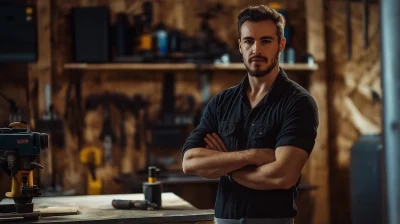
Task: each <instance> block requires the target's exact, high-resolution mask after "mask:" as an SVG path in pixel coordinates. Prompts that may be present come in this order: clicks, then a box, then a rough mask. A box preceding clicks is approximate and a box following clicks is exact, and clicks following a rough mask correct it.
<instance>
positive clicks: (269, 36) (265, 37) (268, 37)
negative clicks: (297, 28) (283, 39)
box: [260, 36, 274, 40]
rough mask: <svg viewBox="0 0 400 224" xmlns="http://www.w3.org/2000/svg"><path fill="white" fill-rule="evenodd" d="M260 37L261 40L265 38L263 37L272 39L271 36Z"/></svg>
mask: <svg viewBox="0 0 400 224" xmlns="http://www.w3.org/2000/svg"><path fill="white" fill-rule="evenodd" d="M260 39H261V40H265V39H269V40H273V39H274V38H273V37H271V36H262V37H261V38H260Z"/></svg>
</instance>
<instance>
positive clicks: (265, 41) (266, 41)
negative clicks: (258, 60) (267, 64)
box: [262, 40, 271, 44]
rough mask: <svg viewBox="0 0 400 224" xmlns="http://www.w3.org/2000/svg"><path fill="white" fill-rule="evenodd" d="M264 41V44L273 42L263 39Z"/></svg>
mask: <svg viewBox="0 0 400 224" xmlns="http://www.w3.org/2000/svg"><path fill="white" fill-rule="evenodd" d="M262 43H263V44H269V43H271V41H270V40H263V41H262Z"/></svg>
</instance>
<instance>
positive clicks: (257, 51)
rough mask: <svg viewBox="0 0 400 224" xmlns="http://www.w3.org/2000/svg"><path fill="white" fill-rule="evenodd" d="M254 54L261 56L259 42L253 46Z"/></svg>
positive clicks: (255, 42)
mask: <svg viewBox="0 0 400 224" xmlns="http://www.w3.org/2000/svg"><path fill="white" fill-rule="evenodd" d="M251 50H252V53H253V54H256V55H257V54H259V53H260V52H259V51H260V43H259V42H258V41H254V44H253V46H252V49H251Z"/></svg>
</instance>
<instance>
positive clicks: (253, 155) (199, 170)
mask: <svg viewBox="0 0 400 224" xmlns="http://www.w3.org/2000/svg"><path fill="white" fill-rule="evenodd" d="M204 140H205V141H206V143H207V146H206V148H194V149H191V150H189V151H187V152H186V153H185V155H184V159H183V169H184V172H185V173H187V174H189V173H191V174H196V175H199V176H202V177H205V178H218V177H221V176H223V175H226V174H229V173H231V177H232V179H233V180H234V181H236V182H237V183H239V184H241V185H243V186H246V187H249V188H252V189H257V190H270V189H288V188H290V187H292V186H293V185H295V184H296V182H297V180H298V178H299V176H300V173H301V170H302V168H303V166H304V164H305V163H306V161H307V158H308V154H307V153H306V152H305V151H304V150H302V149H300V148H297V147H293V146H281V147H279V148H277V149H276V150H275V152H274V150H271V149H249V150H244V151H235V152H226V147H225V145H224V144H223V142H222V140H221V139H220V138H219V137H218V135H207V136H206V138H205V139H204ZM248 165H256V167H253V166H251V167H249V166H248Z"/></svg>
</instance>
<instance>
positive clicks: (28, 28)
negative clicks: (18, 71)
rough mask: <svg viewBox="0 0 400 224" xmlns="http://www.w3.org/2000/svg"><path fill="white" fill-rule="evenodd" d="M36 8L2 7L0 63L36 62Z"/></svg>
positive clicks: (0, 17) (27, 6)
mask: <svg viewBox="0 0 400 224" xmlns="http://www.w3.org/2000/svg"><path fill="white" fill-rule="evenodd" d="M36 30H37V26H36V8H35V7H34V6H29V5H0V62H36V61H37V59H38V53H37V31H36Z"/></svg>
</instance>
